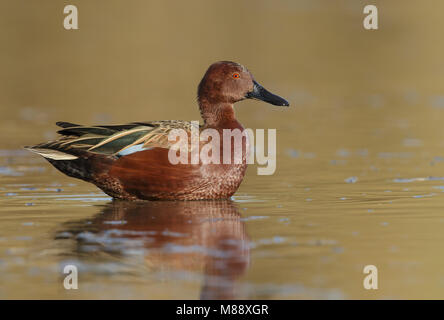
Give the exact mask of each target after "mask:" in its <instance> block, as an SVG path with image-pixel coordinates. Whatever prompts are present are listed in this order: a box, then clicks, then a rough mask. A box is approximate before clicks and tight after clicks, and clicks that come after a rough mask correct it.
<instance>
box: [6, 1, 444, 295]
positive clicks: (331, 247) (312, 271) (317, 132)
mask: <svg viewBox="0 0 444 320" xmlns="http://www.w3.org/2000/svg"><path fill="white" fill-rule="evenodd" d="M67 4H74V5H76V6H77V8H78V10H79V30H71V31H67V30H65V29H64V28H63V18H64V15H63V7H64V6H65V5H67ZM366 4H375V5H377V7H378V9H379V30H377V31H368V30H365V29H364V28H363V25H362V21H363V18H364V14H363V13H362V10H363V7H364V6H365V5H366ZM443 10H444V3H443V2H442V1H436V0H425V1H406V0H392V1H371V3H370V2H368V1H358V0H343V1H331V0H299V1H298V0H286V1H284V0H279V1H265V0H261V1H204V0H200V1H141V0H129V1H123V0H106V1H105V0H103V1H99V0H88V1H84V0H72V1H55V0H39V1H24V0H1V1H0V41H1V42H0V48H1V50H0V111H1V118H0V128H1V129H0V130H1V131H0V132H1V134H0V149H1V150H0V151H2V153H1V154H0V155H1V159H0V160H1V162H0V166H2V167H1V168H6V169H3V170H2V171H0V187H1V189H0V191H1V192H2V198H1V200H0V206H1V209H0V213H1V215H0V240H2V241H0V261H7V262H4V263H3V264H1V263H0V278H3V279H2V280H4V281H0V283H4V284H3V285H0V297H4V298H10V297H25V298H29V297H33V298H36V297H42V298H50V297H52V298H54V297H57V298H103V297H105V298H127V297H129V298H172V297H173V298H184V297H185V298H198V297H199V296H200V295H201V291H202V287H206V286H202V285H201V284H200V282H199V281H198V280H195V278H193V277H191V280H190V279H189V278H187V280H183V279H182V278H180V277H179V279H180V280H179V281H177V277H175V276H172V275H171V274H169V273H167V275H164V274H162V276H157V274H156V275H155V276H153V275H152V273H150V272H151V271H142V272H140V273H137V275H136V276H133V277H131V276H127V275H126V274H125V276H121V275H120V274H119V273H118V272H114V273H110V274H107V275H106V276H103V275H101V276H99V275H97V274H96V273H95V272H96V271H95V270H96V269H95V268H94V267H96V266H97V265H100V263H102V262H103V261H105V260H106V259H105V258H104V257H102V256H99V258H98V259H97V260H94V261H93V262H91V261H89V259H90V258H91V257H90V256H88V255H87V257H86V258H85V257H83V258H78V257H77V258H78V259H80V260H81V261H83V263H86V262H85V261H84V260H82V259H86V260H87V261H88V263H89V264H86V266H84V270H86V271H84V272H86V274H87V276H85V277H84V278H83V279H87V280H85V281H87V283H86V284H85V283H84V284H83V288H85V289H84V290H79V291H77V292H67V291H65V290H63V289H60V286H61V285H60V283H61V280H60V279H59V278H60V277H61V276H60V274H59V273H57V270H58V269H57V266H58V265H59V264H60V263H61V262H60V261H65V260H64V259H65V258H64V257H65V256H66V255H67V252H68V251H70V250H71V249H68V247H66V246H64V245H61V244H59V243H58V242H57V240H54V232H56V231H57V230H59V229H60V225H61V224H63V223H66V222H67V221H70V220H72V219H74V220H80V219H89V218H91V217H92V216H94V215H95V214H98V213H100V212H101V210H102V209H101V207H100V205H104V204H106V203H107V202H109V199H107V198H104V197H103V195H101V194H100V193H99V192H98V191H97V189H95V188H94V187H93V186H90V185H88V184H86V183H83V182H79V181H75V180H72V179H70V178H67V177H64V176H62V175H61V174H59V173H58V172H56V171H55V170H53V169H51V168H50V166H49V165H47V164H46V163H45V162H44V161H43V160H41V159H39V158H37V157H36V156H33V155H29V154H27V153H24V152H22V151H17V150H19V149H20V148H21V147H22V146H23V145H27V144H34V143H38V142H42V141H45V140H47V139H52V138H54V137H55V133H54V132H55V129H56V128H55V126H54V124H53V123H54V122H55V121H58V120H64V121H71V122H74V123H81V124H101V123H125V122H131V121H143V120H157V119H183V120H196V119H199V113H198V110H197V106H196V103H195V98H196V87H197V84H198V82H199V80H200V78H201V76H202V75H203V73H204V72H205V70H206V68H207V67H208V65H210V64H211V63H212V62H214V61H218V60H233V61H236V62H239V63H242V64H244V65H245V66H247V67H248V68H249V69H250V71H252V73H253V74H254V75H255V77H256V79H257V80H258V82H260V83H261V84H262V85H264V87H266V88H267V89H269V90H270V91H272V92H275V93H277V94H279V95H281V96H283V97H285V98H287V99H288V100H289V101H290V104H291V107H290V108H288V109H280V108H275V107H272V106H269V105H266V104H264V103H259V102H257V101H244V102H242V103H239V104H238V105H237V106H236V110H237V116H238V118H239V120H240V121H241V122H242V123H243V124H244V126H245V127H250V128H276V129H277V137H278V158H277V171H276V174H275V175H273V176H257V175H256V170H255V168H254V166H253V167H252V168H250V169H249V172H248V175H247V177H246V179H245V181H244V183H243V185H242V186H241V189H240V190H239V192H238V193H237V195H236V196H235V198H234V202H235V204H236V205H237V206H238V207H239V211H240V215H241V217H243V218H242V219H246V220H245V221H244V224H245V228H246V231H245V232H246V233H247V234H248V237H249V238H250V239H251V241H252V243H253V245H252V247H251V251H250V252H249V253H248V255H249V258H250V259H251V264H250V265H249V266H248V268H247V269H246V270H244V271H242V272H240V271H239V275H238V276H237V277H236V280H235V282H236V286H237V288H238V289H236V290H235V294H234V297H240V298H301V297H302V298H368V299H374V298H443V297H444V273H443V270H444V269H443V264H444V260H443V258H442V244H441V240H444V237H443V232H442V230H443V228H444V225H443V221H444V215H443V209H442V208H443V205H444V197H443V195H442V193H441V191H442V188H441V187H442V186H441V185H442V184H444V182H442V179H440V177H443V176H444V165H443V160H442V159H443V156H444V150H443V146H444V144H443V141H442V136H443V130H444V128H443V126H442V119H443V113H444V88H443V85H444V81H443V79H444V63H443V57H444V40H443V32H442V30H443V28H444V22H443V21H444V20H443V18H442V12H443ZM11 170H12V171H11ZM11 172H12V173H14V172H15V173H17V174H12V173H11ZM352 176H356V177H358V181H357V182H356V183H346V182H345V181H344V180H345V179H347V178H349V177H352ZM430 177H432V178H430ZM408 179H411V180H408ZM54 185H56V186H57V188H58V187H60V188H62V189H63V191H62V196H63V197H62V198H61V199H59V198H55V197H53V196H52V193H51V192H50V191H48V190H47V189H48V188H49V189H51V188H53V186H54ZM29 186H31V188H36V190H32V189H30V190H27V189H26V188H29ZM51 190H52V189H51ZM8 193H15V194H16V195H15V196H7V194H8ZM91 194H93V196H92V197H93V198H94V199H93V200H96V201H93V200H91V199H90V197H91V196H90V195H91ZM70 197H73V198H74V201H71V200H72V199H71V200H70ZM96 198H97V199H96ZM85 199H86V200H85ZM88 199H89V200H88ZM29 203H31V204H32V205H30V206H26V204H29ZM196 210H197V209H196ZM251 217H253V218H252V219H251V220H250V219H249V218H251ZM254 217H262V218H261V219H256V218H254ZM30 222H32V223H33V224H32V227H29V223H30ZM26 226H28V228H27V227H26ZM169 226H170V225H169ZM170 227H171V226H170ZM241 229H242V228H241ZM196 230H197V231H195V232H197V233H199V232H200V229H198V228H197V229H196ZM237 236H238V237H237V238H240V239H245V235H244V234H242V236H239V234H237ZM23 237H25V238H23ZM26 237H28V238H26ZM29 237H31V239H29ZM24 239H25V240H24ZM26 239H28V240H26ZM270 239H271V240H270ZM200 244H201V243H200ZM201 245H202V244H201ZM204 245H205V244H204ZM243 254H245V252H244V251H243ZM150 258H151V260H150ZM163 259H164V260H168V262H165V261H164V260H163ZM163 259H156V258H155V257H154V256H150V255H149V254H148V255H146V257H145V260H150V263H149V265H150V268H155V269H162V268H163V267H162V266H164V264H165V263H166V264H167V265H171V264H175V263H176V262H177V261H180V259H183V257H180V258H177V257H175V256H174V255H167V256H166V258H163ZM113 261H114V260H113ZM118 262H120V263H126V262H127V261H126V260H125V259H124V258H121V259H120V260H119V259H118ZM367 264H375V265H376V266H378V268H379V271H380V283H379V287H380V288H379V289H378V290H376V291H366V290H364V289H363V287H362V280H363V278H364V275H363V274H362V268H363V266H364V265H367ZM135 265H136V266H137V268H139V267H140V265H141V264H140V263H136V264H135ZM36 268H37V270H39V271H38V272H37V274H38V275H37V276H35V274H34V273H32V272H31V271H30V270H35V269H36ZM131 268H136V267H134V265H132V267H130V270H133V271H134V269H131ZM137 268H136V269H137ZM176 269H179V270H182V271H183V270H187V268H183V267H181V265H180V264H179V266H176ZM137 270H138V269H137ZM150 270H151V269H150ZM39 272H40V273H39ZM203 273H204V274H205V272H203ZM198 274H199V273H198ZM147 279H149V280H147ZM165 279H166V280H165ZM123 286H124V287H125V288H126V291H122V290H123V289H122V288H123ZM33 288H34V289H33ZM35 288H38V289H35Z"/></svg>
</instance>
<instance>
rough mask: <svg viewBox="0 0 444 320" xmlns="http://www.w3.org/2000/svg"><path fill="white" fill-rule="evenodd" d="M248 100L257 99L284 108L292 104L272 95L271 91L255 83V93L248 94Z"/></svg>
mask: <svg viewBox="0 0 444 320" xmlns="http://www.w3.org/2000/svg"><path fill="white" fill-rule="evenodd" d="M246 98H247V99H257V100H262V101H265V102H268V103H271V104H272V105H275V106H284V107H288V106H289V105H290V104H289V103H288V101H287V100H285V99H283V98H281V97H279V96H277V95H275V94H272V93H271V92H270V91H268V90H267V89H265V88H264V87H262V86H261V85H260V84H259V83H257V82H256V81H254V86H253V91H251V92H248V93H247V95H246Z"/></svg>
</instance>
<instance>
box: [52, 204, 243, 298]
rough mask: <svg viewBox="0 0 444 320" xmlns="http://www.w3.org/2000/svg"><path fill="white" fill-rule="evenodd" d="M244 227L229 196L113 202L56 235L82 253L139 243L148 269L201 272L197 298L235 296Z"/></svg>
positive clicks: (117, 251) (121, 250) (117, 250)
mask: <svg viewBox="0 0 444 320" xmlns="http://www.w3.org/2000/svg"><path fill="white" fill-rule="evenodd" d="M245 229H246V228H245V224H244V222H243V221H242V220H241V216H240V214H239V212H238V209H237V207H236V206H235V204H234V203H233V202H232V201H230V200H209V201H152V202H143V203H141V202H139V203H138V202H126V201H113V202H112V203H110V204H109V205H107V206H105V208H104V209H103V211H102V212H101V213H100V214H98V215H97V216H95V217H93V218H92V219H88V221H80V222H79V221H73V222H68V223H67V224H65V225H64V230H63V232H61V233H59V235H58V236H57V237H56V238H64V237H67V236H66V235H71V236H69V237H74V238H75V239H76V249H75V253H76V254H79V255H80V256H82V257H84V256H85V255H93V254H97V251H104V252H107V253H112V254H117V255H120V254H122V255H124V254H125V253H127V252H128V250H131V249H134V246H133V247H131V245H128V244H129V243H133V244H134V243H137V244H138V245H139V246H140V247H141V248H142V250H138V251H137V250H136V251H135V252H136V254H140V255H143V258H144V261H145V264H146V265H147V266H148V268H149V269H150V270H153V271H156V270H171V271H185V272H193V273H199V274H203V278H204V281H203V286H202V290H201V294H200V297H201V299H233V298H236V295H235V282H236V279H237V278H239V277H240V276H241V275H242V274H244V273H245V271H246V270H247V268H248V265H249V243H248V242H249V241H248V237H247V234H246V230H245ZM133 240H135V241H133ZM140 247H139V249H140ZM133 252H134V250H133ZM133 254H134V253H133Z"/></svg>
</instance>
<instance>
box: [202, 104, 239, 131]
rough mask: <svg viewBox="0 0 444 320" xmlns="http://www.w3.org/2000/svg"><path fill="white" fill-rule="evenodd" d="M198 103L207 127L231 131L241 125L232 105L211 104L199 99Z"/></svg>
mask: <svg viewBox="0 0 444 320" xmlns="http://www.w3.org/2000/svg"><path fill="white" fill-rule="evenodd" d="M198 102H199V108H200V114H201V116H202V119H203V120H204V124H205V127H211V128H223V129H225V128H227V129H229V128H233V127H238V126H239V125H240V124H239V122H238V121H237V120H236V117H235V115H234V106H233V104H232V103H228V102H219V103H211V102H210V101H208V100H206V99H199V100H198Z"/></svg>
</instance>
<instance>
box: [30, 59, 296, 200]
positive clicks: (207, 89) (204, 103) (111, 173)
mask: <svg viewBox="0 0 444 320" xmlns="http://www.w3.org/2000/svg"><path fill="white" fill-rule="evenodd" d="M245 99H254V100H260V101H264V102H266V103H269V104H271V105H275V106H286V107H288V106H289V103H288V101H287V100H285V99H284V98H282V97H280V96H277V95H275V94H273V93H271V92H269V91H268V90H266V89H265V88H264V87H263V86H262V85H260V84H259V83H258V82H257V81H256V80H255V79H254V77H253V75H252V74H251V72H250V71H249V70H248V69H247V68H246V67H244V66H243V65H241V64H239V63H236V62H232V61H219V62H216V63H213V64H212V65H210V67H209V68H208V69H207V71H206V72H205V74H204V76H203V78H202V80H201V81H200V83H199V85H198V90H197V103H198V106H199V109H200V114H201V117H202V119H203V123H202V124H198V125H197V126H196V125H194V126H193V123H192V122H190V121H180V120H163V121H145V122H132V123H128V124H123V125H93V126H84V125H78V124H74V123H70V122H57V123H56V125H57V126H59V127H60V128H61V129H59V130H58V131H57V133H58V134H59V137H58V138H57V139H56V140H53V141H49V142H44V143H40V144H37V145H34V146H27V147H25V149H27V150H29V151H31V152H34V153H36V154H38V155H40V156H42V157H43V158H45V159H46V160H47V161H48V162H49V163H50V164H52V165H53V166H54V167H55V168H56V169H57V170H59V171H61V172H62V173H64V174H65V175H67V176H70V177H73V178H77V179H81V180H83V181H86V182H89V183H92V184H94V185H95V186H97V187H98V188H99V189H101V190H102V191H103V192H105V193H106V194H107V195H109V196H111V197H112V198H114V199H121V200H130V201H146V200H148V201H150V200H151V201H154V200H172V201H175V200H179V201H180V200H183V201H186V200H217V199H229V198H230V197H232V196H233V194H234V193H235V192H236V191H237V189H238V188H239V186H240V184H241V182H242V180H243V178H244V176H245V172H246V169H247V165H248V163H247V156H248V155H247V153H248V152H247V151H246V150H247V149H248V143H249V142H248V136H247V135H243V136H242V144H241V146H239V145H236V144H234V145H231V146H230V148H231V150H229V151H233V152H234V151H235V150H233V148H239V147H240V148H242V153H241V154H242V157H241V161H232V162H229V163H225V162H223V161H221V162H220V163H206V162H205V163H204V162H203V161H201V160H200V161H198V162H197V163H180V162H179V163H174V162H172V161H171V158H170V157H171V152H172V150H174V152H177V150H175V149H174V146H175V145H176V144H175V142H177V140H176V141H171V139H170V134H171V133H172V132H173V131H177V130H182V131H183V132H185V133H186V134H187V136H188V137H191V133H192V131H193V129H194V130H198V132H203V131H204V130H206V129H209V130H213V132H217V133H220V134H221V135H222V134H223V132H224V130H240V131H241V132H244V128H243V126H242V125H241V123H240V122H239V121H238V120H237V119H236V117H235V112H234V104H235V103H237V102H240V101H242V100H245ZM207 143H208V144H212V143H213V144H214V145H212V147H214V148H216V150H219V149H220V157H222V156H223V153H224V151H225V152H227V148H226V147H224V145H221V144H220V143H218V144H217V145H216V141H213V139H211V140H210V141H208V142H207ZM199 144H202V142H201V141H199ZM217 148H219V149H217ZM191 149H192V147H190V149H185V150H189V152H190V153H191V152H192V150H191Z"/></svg>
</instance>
